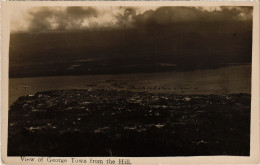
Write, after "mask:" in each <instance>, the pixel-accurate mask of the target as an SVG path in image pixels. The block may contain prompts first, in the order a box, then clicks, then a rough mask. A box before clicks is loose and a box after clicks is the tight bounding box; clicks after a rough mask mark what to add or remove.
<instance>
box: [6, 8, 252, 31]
mask: <svg viewBox="0 0 260 165" xmlns="http://www.w3.org/2000/svg"><path fill="white" fill-rule="evenodd" d="M252 12H253V9H252V7H223V6H220V7H167V6H166V7H156V8H155V7H153V8H149V7H147V8H144V7H143V8H142V7H79V6H70V7H34V8H28V9H26V10H25V11H23V12H22V14H21V13H20V14H19V12H18V13H16V15H19V16H14V17H12V20H11V31H12V32H49V31H78V30H98V29H125V28H140V27H145V26H151V25H161V26H164V25H177V24H183V23H184V24H185V23H193V24H205V23H208V24H210V23H215V24H216V23H220V22H221V23H223V22H229V23H232V22H242V23H243V22H250V21H252Z"/></svg>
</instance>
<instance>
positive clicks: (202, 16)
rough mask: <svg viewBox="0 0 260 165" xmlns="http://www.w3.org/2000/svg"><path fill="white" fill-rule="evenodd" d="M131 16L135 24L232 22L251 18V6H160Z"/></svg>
mask: <svg viewBox="0 0 260 165" xmlns="http://www.w3.org/2000/svg"><path fill="white" fill-rule="evenodd" d="M207 9H209V8H207ZM133 18H134V23H135V25H136V26H140V25H151V24H157V25H163V24H174V23H199V22H203V23H211V22H215V23H217V22H225V21H229V22H233V21H243V20H252V8H251V7H220V8H218V9H216V10H212V9H211V10H206V9H204V8H203V7H199V8H195V7H160V8H158V9H156V10H155V11H153V10H149V11H146V12H144V13H143V14H139V15H136V16H135V17H133Z"/></svg>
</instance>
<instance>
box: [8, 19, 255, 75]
mask: <svg viewBox="0 0 260 165" xmlns="http://www.w3.org/2000/svg"><path fill="white" fill-rule="evenodd" d="M222 23H223V24H218V25H217V26H215V25H214V24H205V25H204V24H203V23H201V24H187V23H186V24H174V25H167V26H166V25H157V24H151V25H150V26H145V27H139V28H128V29H107V30H106V29H103V30H91V31H90V30H85V31H69V32H68V31H67V32H45V33H28V32H27V33H13V34H11V36H10V55H9V60H10V61H9V66H10V68H9V75H10V77H32V76H56V75H78V74H118V73H137V72H162V71H172V70H180V71H183V70H193V69H207V68H212V67H220V66H225V65H228V64H229V63H250V62H251V58H252V24H250V22H249V23H246V24H245V23H243V24H241V23H240V22H235V23H234V22H232V25H231V23H227V22H222ZM206 25H207V26H206Z"/></svg>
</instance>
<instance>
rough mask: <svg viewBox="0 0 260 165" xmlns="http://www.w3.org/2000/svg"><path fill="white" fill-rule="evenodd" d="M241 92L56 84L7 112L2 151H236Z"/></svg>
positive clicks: (243, 103) (242, 144) (246, 136)
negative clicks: (59, 87) (154, 90)
mask: <svg viewBox="0 0 260 165" xmlns="http://www.w3.org/2000/svg"><path fill="white" fill-rule="evenodd" d="M250 98H251V96H250V95H249V94H231V95H176V94H166V93H164V94H159V93H156V94H155V93H148V92H129V91H115V90H104V89H95V90H59V91H47V92H38V93H36V94H35V95H32V96H31V95H30V96H23V97H20V98H19V99H18V100H17V101H16V102H15V103H14V104H13V105H12V106H10V110H9V128H8V155H9V156H21V155H23V156H193V155H244V156H248V155H249V151H250V100H251V99H250Z"/></svg>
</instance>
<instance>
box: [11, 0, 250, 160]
mask: <svg viewBox="0 0 260 165" xmlns="http://www.w3.org/2000/svg"><path fill="white" fill-rule="evenodd" d="M253 12H254V7H253V6H248V5H245V6H243V5H241V6H237V5H234V6H232V5H230V6H226V5H223V6H221V5H218V6H215V5H210V4H209V6H205V5H202V6H185V5H184V6H171V5H169V6H167V5H159V4H158V5H157V6H155V5H152V6H151V5H145V4H144V5H142V6H140V5H136V6H135V5H129V6H125V5H121V6H120V5H118V6H117V5H116V6H115V5H111V6H105V5H104V6H100V5H99V6H95V5H92V6H91V5H85V6H84V5H82V6H78V5H75V6H73V5H71V6H58V5H57V6H53V5H52V6H21V7H18V8H16V9H15V10H14V11H13V12H11V14H10V34H8V35H9V37H10V41H9V46H8V52H9V54H8V56H9V59H8V94H7V95H6V97H7V96H8V110H6V111H7V112H8V129H7V130H8V133H7V156H8V157H9V156H10V157H17V156H37V157H40V156H47V157H48V156H50V157H180V156H181V157H183V156H184V157H190V156H243V157H250V146H251V147H252V145H250V142H251V141H250V138H252V137H251V136H250V133H251V131H253V130H251V129H250V126H251V113H252V111H251V107H252V105H251V101H252V96H251V93H252V52H253V49H252V43H253Z"/></svg>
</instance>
